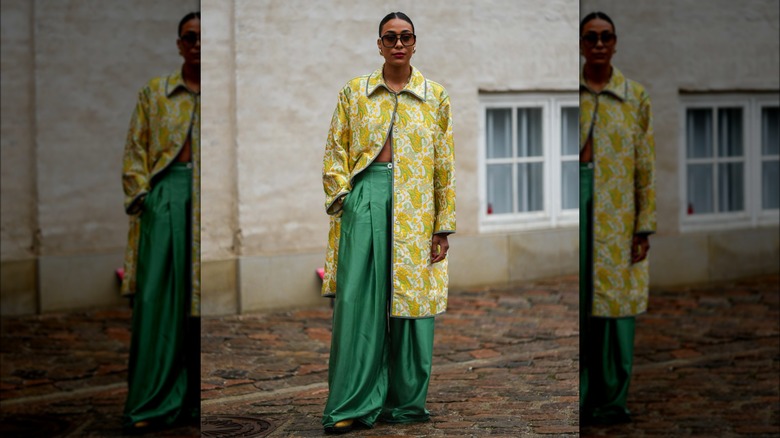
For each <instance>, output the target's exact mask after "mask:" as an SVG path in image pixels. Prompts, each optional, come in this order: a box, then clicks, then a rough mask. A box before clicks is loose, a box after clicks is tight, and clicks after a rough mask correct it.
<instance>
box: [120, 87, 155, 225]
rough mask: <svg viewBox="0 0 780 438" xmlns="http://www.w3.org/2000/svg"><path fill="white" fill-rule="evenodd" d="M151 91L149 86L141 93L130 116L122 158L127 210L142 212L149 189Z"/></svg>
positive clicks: (123, 185)
mask: <svg viewBox="0 0 780 438" xmlns="http://www.w3.org/2000/svg"><path fill="white" fill-rule="evenodd" d="M148 154H149V95H148V93H147V88H144V89H143V90H141V92H140V93H139V95H138V103H137V104H136V106H135V110H134V111H133V115H132V117H131V119H130V128H129V129H128V132H127V140H126V141H125V152H124V158H123V160H122V188H123V189H124V191H125V212H127V214H138V213H140V212H141V209H142V205H143V199H142V198H143V197H144V196H145V195H146V194H147V193H148V192H149V184H150V181H149V159H148V158H149V157H148Z"/></svg>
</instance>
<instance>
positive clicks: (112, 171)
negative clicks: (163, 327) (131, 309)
mask: <svg viewBox="0 0 780 438" xmlns="http://www.w3.org/2000/svg"><path fill="white" fill-rule="evenodd" d="M197 9H198V2H197V1H194V0H186V1H185V0H180V1H167V2H157V1H153V0H135V1H132V2H105V1H98V0H92V1H87V0H82V1H54V0H36V1H29V0H3V2H2V13H1V14H0V15H2V81H1V82H2V160H0V161H2V189H1V190H2V193H0V194H1V195H2V213H1V217H2V236H1V237H2V251H1V252H0V261H2V267H3V269H2V271H3V274H2V284H1V285H0V286H1V288H0V297H2V300H1V301H0V303H1V304H2V313H3V314H13V313H31V312H34V311H36V310H40V311H44V312H45V311H53V310H61V309H69V308H79V307H91V306H98V305H108V304H116V303H118V302H120V301H119V299H118V295H117V294H118V292H117V282H116V279H115V276H114V272H113V271H114V269H116V268H118V267H120V266H121V261H122V252H123V249H124V244H125V237H126V235H127V218H126V216H125V214H124V212H123V209H122V201H123V198H122V188H121V180H120V175H121V158H122V148H123V146H124V139H125V136H126V132H127V126H128V123H129V120H130V113H131V111H132V109H133V107H134V105H135V101H136V97H137V93H138V90H139V89H140V88H141V86H142V85H143V84H144V83H145V82H146V81H147V80H149V79H150V78H151V77H153V76H158V75H161V74H167V73H169V72H171V71H173V70H174V69H176V68H178V67H179V66H180V65H181V58H180V57H179V55H178V50H177V48H176V28H177V25H178V22H179V20H180V19H181V17H183V16H184V15H185V14H186V13H187V12H190V11H192V10H197ZM6 268H8V269H6Z"/></svg>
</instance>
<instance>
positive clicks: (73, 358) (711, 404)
mask: <svg viewBox="0 0 780 438" xmlns="http://www.w3.org/2000/svg"><path fill="white" fill-rule="evenodd" d="M576 290H577V279H576V277H565V278H557V279H552V280H548V281H539V282H533V283H523V284H517V285H514V286H513V287H508V288H502V289H479V290H467V291H455V292H452V293H451V300H450V306H449V310H448V312H447V313H446V314H445V315H443V316H441V317H439V318H438V320H437V323H436V324H437V325H436V346H435V351H434V356H435V357H434V371H433V378H432V381H431V386H430V389H429V395H428V408H429V410H430V411H431V413H432V419H431V421H430V422H429V423H424V424H413V425H401V426H398V425H387V424H382V423H379V424H377V425H376V426H375V428H374V429H371V430H358V431H356V432H355V433H353V434H352V435H353V436H453V435H456V436H486V435H494V436H512V437H514V436H575V435H577V432H578V430H579V428H578V427H577V422H578V413H577V369H578V366H579V364H578V362H577V344H578V342H577V341H578V340H577V330H576V329H577V327H576V323H577V305H576V303H577V293H576ZM779 301H780V277H778V276H763V277H758V278H752V279H747V280H743V281H738V282H727V283H719V284H716V285H709V286H701V287H686V288H668V289H663V290H655V291H653V293H652V295H651V301H650V311H649V313H648V314H647V315H644V316H642V317H640V318H639V319H638V323H637V341H636V351H635V353H636V354H635V355H636V361H635V369H634V379H633V382H632V387H631V390H630V397H629V408H630V409H631V410H632V412H633V413H634V422H633V423H630V424H625V425H618V426H611V427H600V428H593V427H592V428H586V429H584V430H582V432H583V433H582V435H583V436H609V437H613V436H631V437H633V436H640V437H641V436H702V437H711V436H780V313H779V309H780V303H779ZM325 303H327V301H325V300H323V306H322V307H319V308H315V309H306V310H295V311H289V312H273V313H259V314H253V315H241V316H229V317H220V318H204V319H203V321H202V334H203V337H202V341H201V343H202V349H203V359H202V362H203V363H202V365H203V366H202V399H203V404H202V406H203V419H204V423H203V433H204V436H213V437H217V436H239V435H238V433H239V432H240V431H241V429H242V427H243V431H245V432H246V431H248V430H249V429H252V428H254V430H255V432H254V433H247V434H245V435H241V436H320V435H321V434H322V428H321V425H320V415H321V412H322V408H323V405H324V402H325V397H326V394H327V385H326V380H327V365H326V364H327V355H328V346H329V342H330V316H331V311H330V309H329V308H328V307H327V305H326V304H325ZM129 325H130V311H129V310H128V309H109V310H97V311H89V312H78V313H66V314H46V315H41V316H29V317H4V318H3V320H2V324H1V325H0V341H2V343H1V344H0V436H3V437H6V436H25V437H27V438H31V437H37V436H68V437H77V436H86V437H116V436H122V433H121V429H120V428H119V425H120V416H121V410H122V404H123V402H124V397H125V395H126V388H125V379H126V375H127V374H126V373H127V365H126V362H127V352H128V345H129V337H130V335H129ZM230 416H233V417H235V418H230ZM238 417H242V418H238ZM247 419H248V421H247ZM242 421H243V423H242ZM247 424H251V427H248V426H247ZM22 430H24V432H20V431H22ZM229 430H232V431H233V433H234V434H233V435H228V431H229ZM196 435H197V428H196V427H194V426H189V427H187V426H183V427H179V428H176V429H171V430H166V431H160V432H157V433H154V434H149V435H147V436H166V437H178V436H196Z"/></svg>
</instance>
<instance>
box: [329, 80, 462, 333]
mask: <svg viewBox="0 0 780 438" xmlns="http://www.w3.org/2000/svg"><path fill="white" fill-rule="evenodd" d="M390 129H392V130H393V131H392V134H393V135H392V147H393V164H394V165H393V221H392V223H393V230H392V262H391V264H392V267H391V268H392V272H391V279H392V280H391V281H392V284H391V285H390V287H391V291H392V304H391V315H392V316H394V317H402V318H424V317H429V316H434V315H437V314H440V313H442V312H444V311H445V310H446V308H447V260H446V259H445V260H444V261H441V262H439V263H435V264H431V262H430V254H431V238H432V237H433V234H437V233H442V234H448V233H453V232H455V169H454V167H455V163H454V146H453V142H452V117H451V115H450V99H449V96H448V95H447V92H446V90H445V89H444V87H442V86H441V85H439V84H437V83H436V82H433V81H430V80H427V79H425V78H424V77H423V75H422V74H421V73H420V72H419V71H418V70H417V69H415V68H412V76H411V78H410V80H409V83H408V84H407V85H406V87H405V88H404V89H403V90H401V91H400V92H399V93H398V94H395V93H393V92H391V91H390V89H389V88H388V87H387V85H386V84H385V82H384V79H383V77H382V69H381V68H380V69H378V70H376V71H375V72H373V73H371V74H370V75H366V76H360V77H357V78H355V79H352V80H351V81H349V83H347V85H346V86H344V88H343V89H342V90H341V92H340V93H339V101H338V105H337V106H336V110H335V111H334V113H333V119H332V121H331V125H330V131H329V132H328V138H327V141H326V144H325V157H324V160H323V171H322V181H323V186H324V188H325V196H326V201H325V209H326V211H327V213H328V214H329V215H331V218H330V231H329V233H328V249H327V254H326V262H325V277H324V279H323V285H322V294H323V295H324V296H335V294H336V270H337V265H338V250H339V235H340V232H341V202H342V199H343V197H344V196H345V195H346V194H347V193H349V192H350V191H351V190H352V182H353V181H354V179H355V176H356V175H357V174H359V173H360V172H361V171H363V170H364V169H366V167H368V165H369V164H371V162H372V161H374V159H375V158H376V157H377V156H378V155H379V152H380V151H381V150H382V146H383V145H384V143H385V140H386V139H387V136H388V135H389V134H390Z"/></svg>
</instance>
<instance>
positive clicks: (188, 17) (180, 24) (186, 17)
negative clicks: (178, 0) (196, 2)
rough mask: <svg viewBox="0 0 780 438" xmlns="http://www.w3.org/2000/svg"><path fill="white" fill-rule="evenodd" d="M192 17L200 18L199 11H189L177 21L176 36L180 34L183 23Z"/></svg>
mask: <svg viewBox="0 0 780 438" xmlns="http://www.w3.org/2000/svg"><path fill="white" fill-rule="evenodd" d="M193 18H197V19H198V20H200V11H198V12H190V13H189V14H187V15H185V16H184V18H182V19H181V21H180V22H179V34H178V35H177V36H181V29H182V28H183V27H184V25H185V24H187V22H188V21H190V20H192V19H193Z"/></svg>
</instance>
